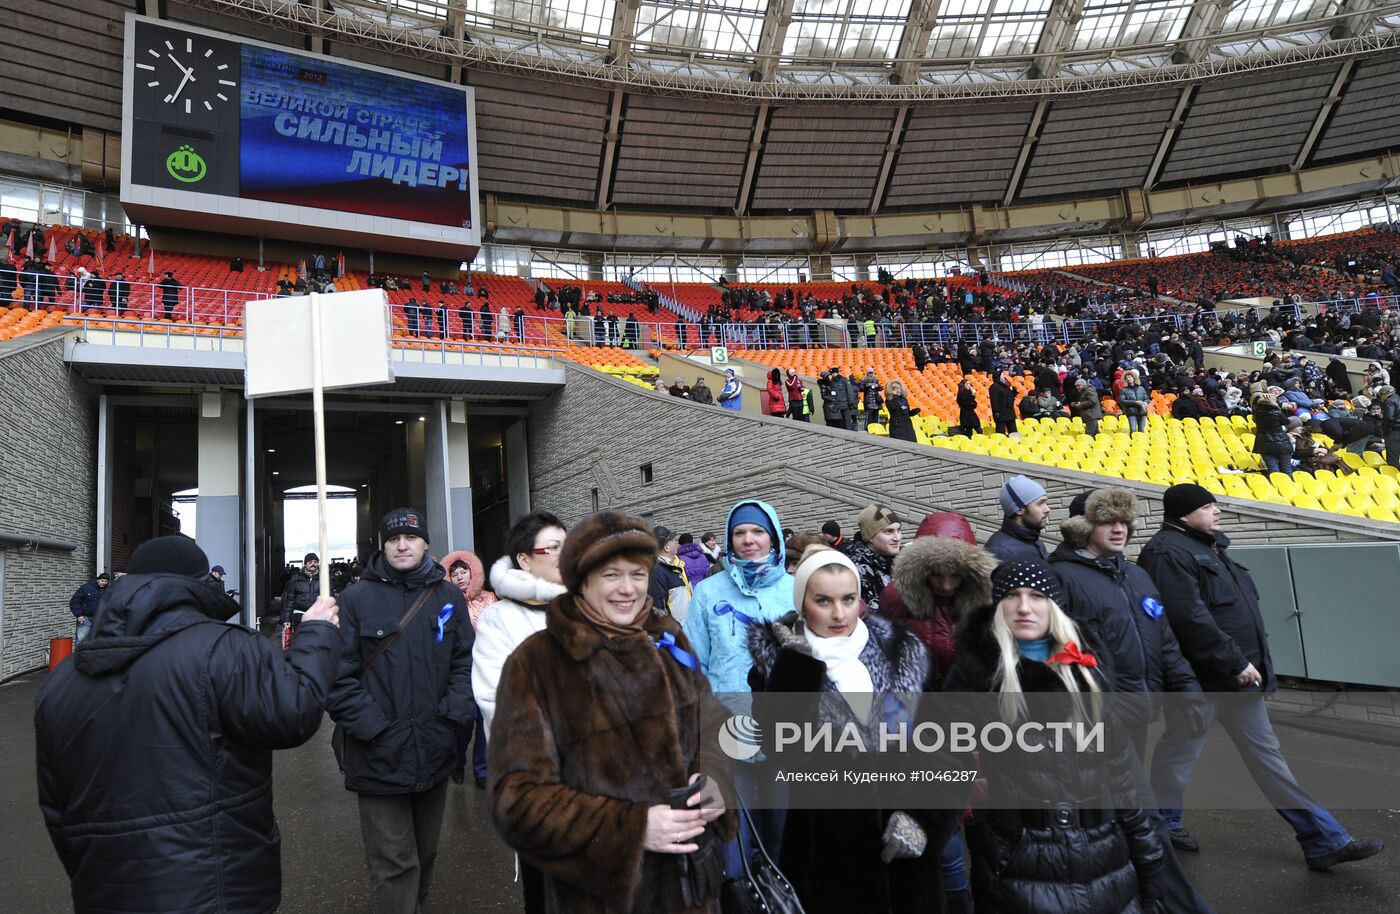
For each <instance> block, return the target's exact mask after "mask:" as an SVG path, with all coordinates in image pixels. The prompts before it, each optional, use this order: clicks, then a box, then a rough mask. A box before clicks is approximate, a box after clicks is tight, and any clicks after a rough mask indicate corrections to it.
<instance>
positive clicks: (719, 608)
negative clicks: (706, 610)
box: [714, 603, 753, 625]
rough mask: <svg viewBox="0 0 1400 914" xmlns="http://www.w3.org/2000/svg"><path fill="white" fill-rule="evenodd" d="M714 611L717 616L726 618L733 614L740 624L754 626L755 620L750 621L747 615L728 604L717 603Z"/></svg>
mask: <svg viewBox="0 0 1400 914" xmlns="http://www.w3.org/2000/svg"><path fill="white" fill-rule="evenodd" d="M714 611H715V615H716V616H725V615H729V614H730V613H733V615H734V618H736V619H738V620H739V621H740V622H742V623H744V624H745V625H753V619H750V618H749V617H748V616H747V615H745V614H744V613H742V612H740V611H739V610H737V609H735V608H734V607H733V606H730V605H729V604H728V603H716V604H715V610H714Z"/></svg>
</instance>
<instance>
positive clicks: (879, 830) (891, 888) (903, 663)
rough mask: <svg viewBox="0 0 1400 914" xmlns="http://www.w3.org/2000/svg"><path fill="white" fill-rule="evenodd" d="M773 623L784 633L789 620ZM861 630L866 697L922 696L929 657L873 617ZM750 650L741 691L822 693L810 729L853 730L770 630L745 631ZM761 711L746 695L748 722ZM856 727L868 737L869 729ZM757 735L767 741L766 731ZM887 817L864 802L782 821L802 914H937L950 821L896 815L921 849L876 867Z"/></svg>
mask: <svg viewBox="0 0 1400 914" xmlns="http://www.w3.org/2000/svg"><path fill="white" fill-rule="evenodd" d="M781 621H782V622H783V624H786V625H787V626H788V627H789V628H791V627H792V626H793V625H794V624H795V623H796V622H797V613H795V612H794V613H791V614H789V615H788V616H785V617H784V618H783V619H782V620H781ZM864 622H865V625H866V627H867V628H868V629H869V632H870V640H869V642H868V643H867V644H866V646H865V649H864V650H863V651H862V652H861V654H860V660H861V662H862V663H863V664H864V665H865V667H866V669H867V670H869V672H870V680H871V683H872V685H873V686H874V689H875V691H876V692H877V693H879V692H887V693H888V692H894V693H904V694H906V695H912V694H916V693H921V692H922V691H923V689H924V686H925V684H926V683H927V681H928V678H929V659H928V651H927V649H926V648H925V647H924V645H923V642H922V641H920V640H919V639H918V638H917V637H915V636H914V635H912V634H910V633H909V632H908V631H906V630H904V629H903V628H901V627H899V626H898V625H895V624H894V623H892V622H890V621H889V620H887V619H883V618H881V617H880V616H875V615H867V616H865V618H864ZM749 648H750V650H751V651H752V653H753V657H754V671H753V673H752V675H751V677H750V685H752V686H753V687H754V691H755V693H762V692H764V691H768V692H784V693H793V692H813V693H823V694H821V695H820V696H817V697H818V700H817V702H816V704H815V708H814V715H815V717H816V719H817V720H818V721H819V722H828V721H829V722H831V723H833V724H834V725H835V726H836V727H838V728H840V727H843V726H844V725H845V724H846V723H848V722H850V721H852V720H855V717H854V713H853V712H852V711H851V707H850V705H849V704H847V702H846V701H845V700H844V699H842V698H840V697H839V696H838V695H837V694H836V687H835V685H834V684H833V683H832V682H831V680H830V679H829V678H828V677H827V676H826V664H824V663H822V662H821V661H820V660H817V659H816V658H814V657H812V656H810V655H807V654H804V653H800V652H798V651H794V650H791V649H788V650H783V649H781V648H780V646H779V644H778V641H777V639H776V638H775V637H774V634H773V630H772V627H771V626H769V625H755V626H752V627H751V628H750V629H749ZM881 704H882V703H881V702H879V701H874V702H872V712H871V716H872V718H874V717H877V716H878V715H879V711H880V708H881ZM766 707H767V705H766V702H764V700H763V696H762V695H761V694H755V698H754V708H755V712H754V713H755V716H756V717H758V718H759V721H760V725H763V723H764V717H765V713H764V711H765V708H766ZM861 723H863V724H864V725H866V728H867V731H873V727H871V726H870V724H871V722H861ZM874 726H878V723H876V724H874ZM764 729H765V732H768V730H769V729H770V728H767V727H765V728H764ZM842 789H847V788H842ZM894 812H896V810H893V809H884V808H881V806H880V802H879V798H878V797H877V796H873V795H872V797H871V802H870V803H868V804H862V808H860V809H806V808H796V809H790V810H789V811H788V816H787V825H786V828H785V831H784V835H783V844H782V858H781V860H780V861H779V865H780V868H781V869H782V871H783V874H784V875H786V876H787V877H788V879H789V880H791V882H792V884H793V888H795V889H796V890H797V895H798V897H799V898H800V899H801V901H802V904H803V907H804V908H805V909H806V911H807V914H850V912H856V911H859V912H862V914H881V912H890V914H893V912H906V911H918V912H921V914H924V912H928V914H938V912H941V911H944V910H945V908H944V904H945V900H944V893H943V881H942V871H941V868H940V866H939V853H940V852H941V851H942V849H943V846H944V845H945V844H947V843H948V838H949V837H950V836H951V835H952V833H953V828H954V823H955V817H956V813H955V812H953V811H951V810H937V809H908V810H905V812H907V813H908V815H910V816H911V817H912V818H913V819H914V820H915V821H916V822H918V823H919V826H920V827H921V828H922V829H923V830H924V833H925V835H926V836H927V838H928V843H927V847H926V848H925V850H924V853H923V855H922V856H921V857H918V858H916V859H912V860H909V859H904V860H894V861H892V862H890V863H884V862H882V861H881V859H880V852H881V850H882V849H883V847H884V832H885V827H886V824H887V823H888V821H889V818H890V816H891V815H892V814H893V813H894Z"/></svg>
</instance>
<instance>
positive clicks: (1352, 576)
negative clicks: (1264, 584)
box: [1256, 543, 1400, 687]
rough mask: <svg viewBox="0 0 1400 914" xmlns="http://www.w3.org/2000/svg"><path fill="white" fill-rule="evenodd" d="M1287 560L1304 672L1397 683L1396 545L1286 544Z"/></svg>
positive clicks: (1399, 594) (1399, 581)
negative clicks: (1289, 565)
mask: <svg viewBox="0 0 1400 914" xmlns="http://www.w3.org/2000/svg"><path fill="white" fill-rule="evenodd" d="M1289 559H1290V561H1291V562H1292V565H1293V590H1294V593H1295V594H1296V595H1297V601H1298V608H1299V610H1301V612H1302V615H1301V616H1299V619H1298V621H1299V622H1300V623H1301V627H1302V632H1303V647H1304V652H1305V654H1306V657H1307V669H1308V677H1309V678H1310V679H1321V680H1327V681H1331V682H1350V683H1356V684H1359V685H1375V686H1390V687H1396V686H1400V651H1397V646H1400V599H1397V598H1400V545H1396V544H1394V543H1386V544H1380V543H1378V544H1375V545H1372V544H1364V545H1363V544H1356V545H1345V546H1343V545H1337V546H1292V547H1290V548H1289ZM1257 579H1258V575H1257V574H1256V580H1257Z"/></svg>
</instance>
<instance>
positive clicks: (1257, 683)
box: [1138, 483, 1385, 870]
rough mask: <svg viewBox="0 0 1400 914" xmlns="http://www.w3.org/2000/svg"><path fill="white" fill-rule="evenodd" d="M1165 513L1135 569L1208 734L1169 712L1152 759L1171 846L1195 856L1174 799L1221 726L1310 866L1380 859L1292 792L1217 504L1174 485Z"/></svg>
mask: <svg viewBox="0 0 1400 914" xmlns="http://www.w3.org/2000/svg"><path fill="white" fill-rule="evenodd" d="M1162 514H1163V517H1164V520H1163V522H1162V528H1161V529H1160V530H1159V531H1157V533H1156V534H1155V535H1154V536H1153V537H1152V539H1150V540H1149V541H1148V542H1147V545H1146V546H1144V547H1143V550H1142V553H1141V555H1139V557H1138V562H1139V563H1140V564H1141V565H1142V567H1143V568H1144V569H1145V570H1146V571H1147V573H1148V574H1150V575H1151V576H1152V580H1153V581H1154V582H1155V583H1156V585H1157V588H1158V590H1159V591H1161V594H1162V602H1163V603H1165V604H1166V614H1167V618H1168V619H1169V620H1170V621H1171V627H1172V630H1173V632H1174V633H1175V634H1176V637H1177V640H1178V641H1179V642H1180V644H1181V650H1182V653H1183V654H1185V656H1186V659H1187V661H1188V662H1189V663H1190V664H1191V667H1192V670H1193V671H1194V672H1195V674H1196V679H1197V681H1198V682H1200V684H1201V687H1202V688H1203V689H1205V690H1206V695H1205V726H1204V727H1203V728H1198V727H1194V726H1192V724H1191V721H1189V720H1187V719H1185V716H1184V715H1181V714H1173V713H1170V710H1169V713H1168V714H1167V730H1166V732H1165V733H1164V734H1163V735H1162V739H1161V740H1160V741H1159V742H1158V744H1157V748H1156V751H1155V752H1154V753H1153V757H1152V788H1153V791H1154V792H1155V793H1156V794H1157V798H1158V801H1159V802H1160V803H1161V804H1162V805H1163V807H1164V808H1163V809H1162V815H1163V816H1164V817H1165V818H1166V819H1167V822H1168V824H1169V825H1170V826H1171V829H1172V831H1171V836H1172V843H1173V844H1174V845H1176V846H1177V847H1178V848H1181V849H1183V850H1199V848H1200V843H1199V842H1198V841H1197V840H1196V839H1195V838H1194V837H1192V836H1191V834H1190V833H1188V832H1187V831H1186V830H1185V829H1184V828H1183V827H1182V824H1181V814H1182V810H1181V798H1182V796H1183V795H1184V793H1185V791H1186V785H1187V784H1188V783H1189V782H1190V780H1191V773H1192V771H1193V770H1194V769H1195V766H1196V760H1197V759H1198V758H1199V757H1200V754H1201V748H1202V746H1203V745H1204V744H1205V735H1206V731H1208V730H1209V729H1210V725H1211V724H1212V723H1214V722H1215V721H1217V720H1218V721H1219V722H1220V724H1221V726H1223V727H1224V728H1225V730H1226V732H1228V733H1229V734H1230V739H1231V740H1232V741H1233V742H1234V744H1235V747H1236V748H1237V749H1238V750H1239V752H1240V754H1241V755H1243V756H1244V761H1245V764H1246V766H1247V767H1248V769H1249V772H1250V774H1251V775H1252V776H1253V778H1254V782H1255V783H1256V784H1258V785H1259V788H1260V790H1262V791H1263V793H1264V795H1265V797H1267V798H1268V799H1269V801H1270V802H1272V803H1273V804H1274V808H1275V809H1276V810H1278V813H1279V815H1281V816H1283V818H1284V819H1285V820H1286V821H1287V822H1288V824H1289V825H1291V826H1293V830H1294V832H1296V833H1297V837H1298V843H1299V845H1301V846H1302V850H1303V857H1304V860H1305V861H1306V862H1307V864H1308V866H1309V867H1310V868H1312V869H1315V870H1325V869H1329V868H1331V867H1333V866H1336V865H1337V864H1339V863H1348V862H1350V861H1353V860H1364V859H1366V858H1367V857H1371V856H1374V855H1376V854H1378V853H1380V852H1381V851H1382V850H1383V849H1384V847H1385V845H1383V844H1382V843H1381V842H1380V841H1375V840H1370V841H1360V840H1357V839H1355V838H1353V837H1352V836H1351V834H1350V833H1349V832H1348V831H1347V830H1346V828H1344V827H1343V826H1342V824H1341V823H1340V822H1338V821H1337V820H1336V818H1334V817H1333V816H1332V814H1331V813H1329V812H1327V811H1326V810H1324V809H1323V808H1322V807H1321V806H1319V805H1318V804H1317V802H1316V801H1315V800H1314V799H1313V798H1312V797H1311V796H1309V795H1308V794H1307V793H1306V792H1304V791H1303V789H1302V788H1301V787H1299V786H1298V782H1297V781H1295V780H1294V779H1293V774H1292V772H1290V771H1289V769H1288V762H1287V761H1286V760H1285V759H1284V757H1283V754H1282V753H1281V752H1280V751H1279V742H1278V737H1276V736H1275V735H1274V729H1273V724H1272V723H1270V721H1269V712H1268V709H1267V707H1265V703H1264V696H1265V694H1267V693H1268V692H1272V691H1273V690H1274V689H1275V688H1277V683H1276V681H1275V679H1274V670H1273V661H1272V659H1271V657H1270V656H1269V645H1268V640H1267V635H1266V633H1265V631H1264V619H1263V616H1262V615H1261V613H1260V611H1259V590H1258V588H1256V587H1255V585H1254V581H1253V579H1252V578H1251V577H1250V574H1249V570H1248V569H1246V568H1244V567H1243V566H1241V565H1238V564H1236V563H1235V561H1234V560H1233V559H1232V558H1231V557H1230V556H1229V554H1228V548H1229V545H1230V540H1229V538H1228V537H1226V536H1225V535H1224V534H1223V533H1221V532H1220V507H1219V506H1218V505H1217V504H1216V503H1215V496H1214V495H1212V494H1211V493H1210V492H1208V491H1207V490H1206V489H1204V488H1202V487H1201V486H1198V485H1195V484H1193V483H1182V484H1180V485H1174V486H1172V487H1171V488H1169V489H1167V491H1166V494H1165V495H1164V496H1163V498H1162ZM1215 693H1234V694H1228V695H1224V694H1221V695H1217V694H1215ZM1171 707H1175V706H1171ZM1198 729H1199V730H1200V732H1196V731H1197V730H1198Z"/></svg>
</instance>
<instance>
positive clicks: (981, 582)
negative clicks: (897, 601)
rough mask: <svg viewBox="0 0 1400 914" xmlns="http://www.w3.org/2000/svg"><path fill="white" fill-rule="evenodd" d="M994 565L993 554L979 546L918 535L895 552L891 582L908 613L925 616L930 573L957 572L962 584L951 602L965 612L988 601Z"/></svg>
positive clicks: (931, 607)
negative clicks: (897, 588)
mask: <svg viewBox="0 0 1400 914" xmlns="http://www.w3.org/2000/svg"><path fill="white" fill-rule="evenodd" d="M996 566H997V560H996V557H995V556H993V555H992V554H991V553H990V552H988V551H987V550H985V549H983V548H982V547H981V546H977V545H975V544H973V543H965V542H963V541H962V540H960V539H954V538H952V537H948V536H921V537H919V538H918V539H916V540H914V542H912V543H910V544H909V545H908V546H905V547H904V548H903V549H901V550H899V555H897V556H895V559H894V583H895V584H896V585H898V587H899V596H900V598H901V599H902V600H903V601H904V605H905V607H907V608H908V610H909V613H910V614H911V615H913V616H915V617H916V618H920V619H925V618H928V617H929V616H931V615H933V613H934V609H935V607H934V601H933V595H932V594H931V593H930V592H929V589H928V584H927V583H926V582H927V581H928V578H929V576H930V575H935V574H952V575H957V576H958V577H960V578H962V587H961V588H959V589H958V592H957V594H956V595H955V596H954V597H953V605H954V606H955V607H956V608H957V610H958V612H960V613H966V612H969V611H971V610H973V609H975V608H977V607H978V606H981V605H983V604H985V603H988V602H990V601H991V599H992V570H993V569H994V568H996ZM883 606H884V604H883V603H882V604H881V607H882V608H883Z"/></svg>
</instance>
